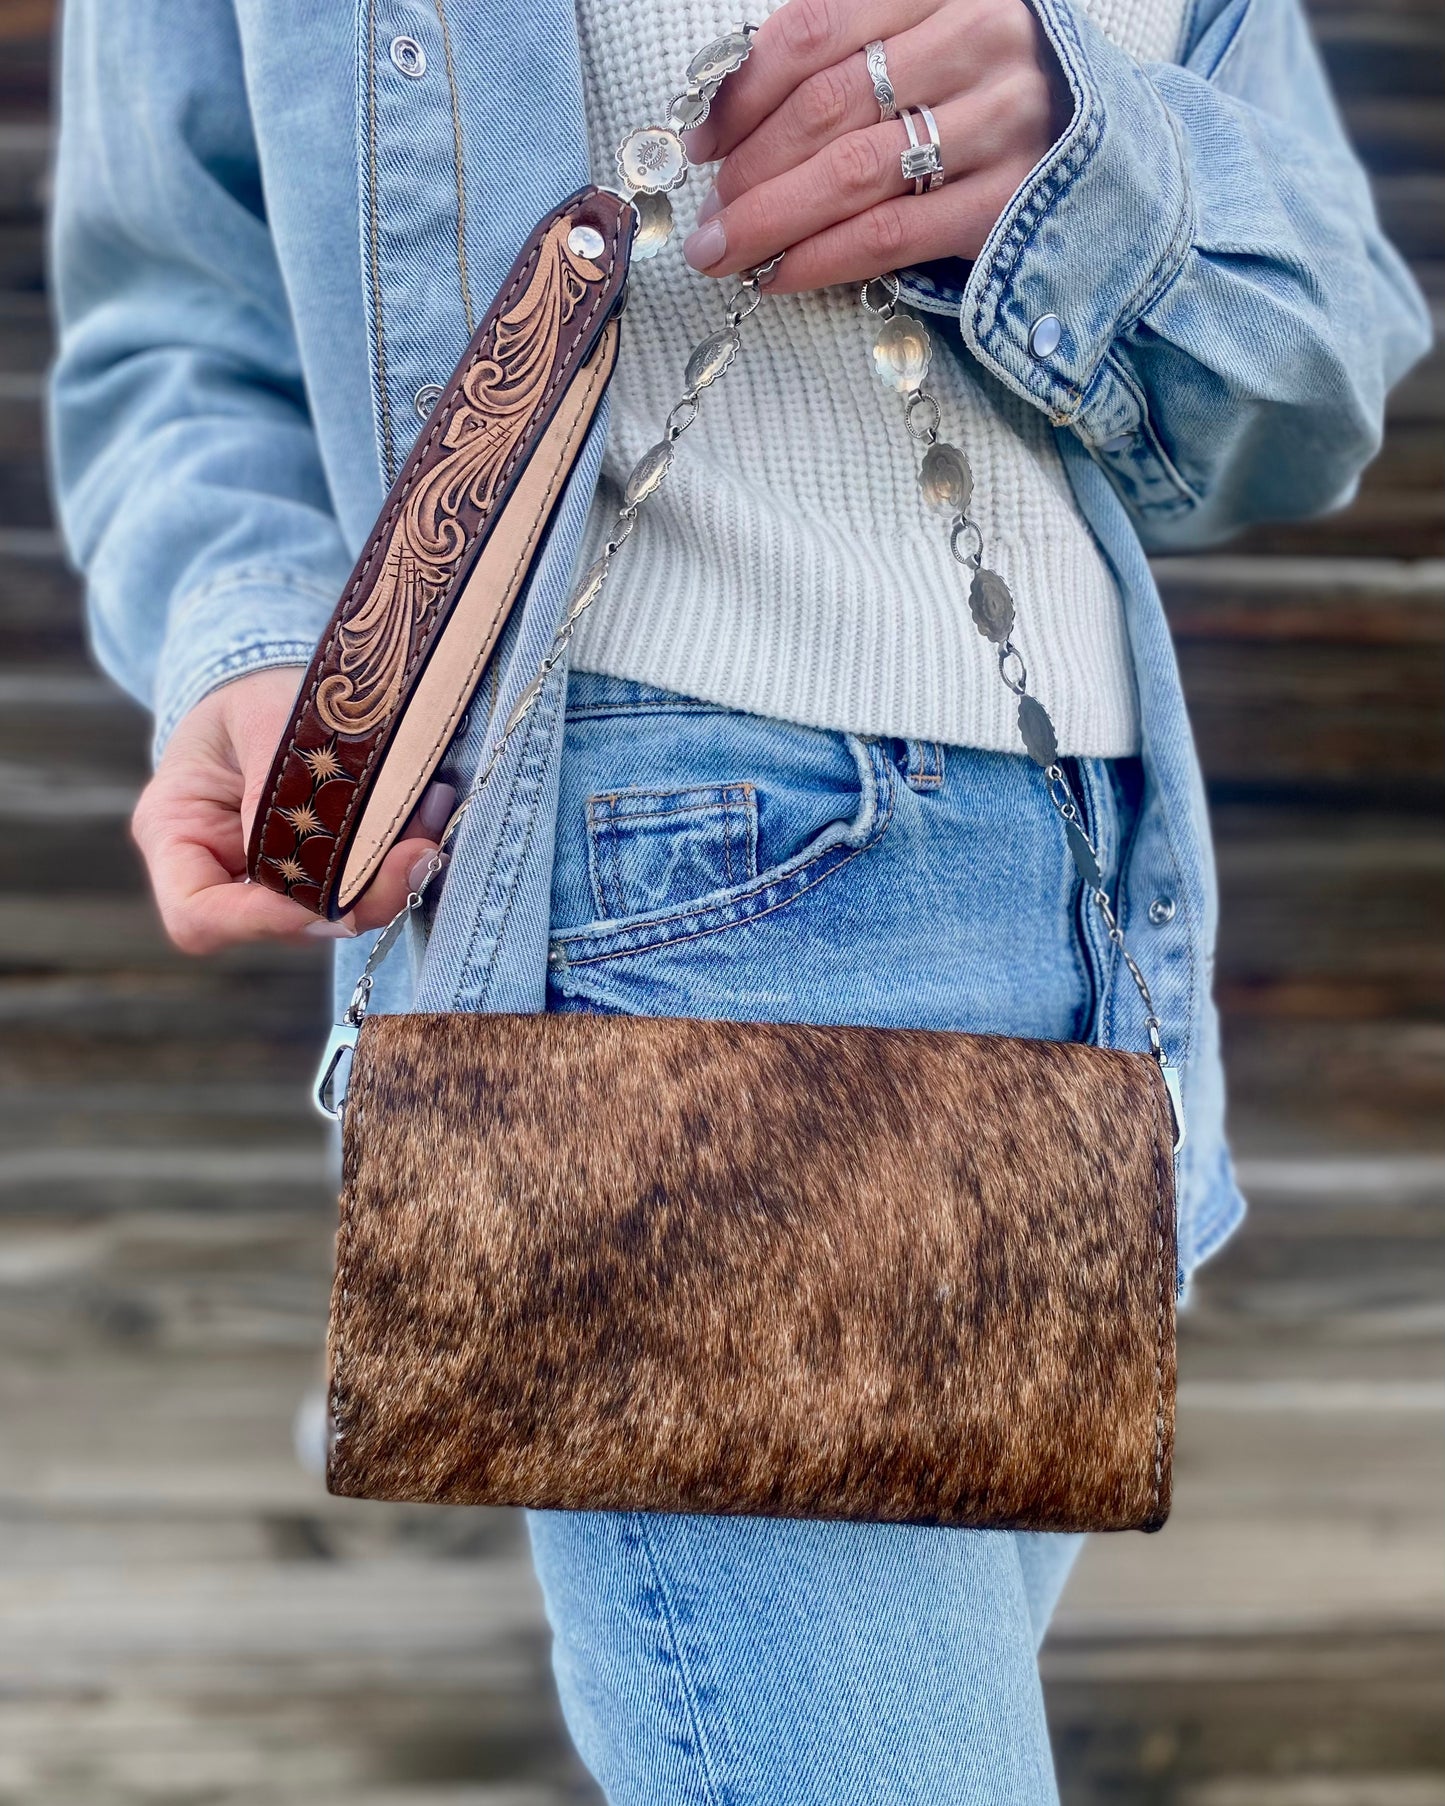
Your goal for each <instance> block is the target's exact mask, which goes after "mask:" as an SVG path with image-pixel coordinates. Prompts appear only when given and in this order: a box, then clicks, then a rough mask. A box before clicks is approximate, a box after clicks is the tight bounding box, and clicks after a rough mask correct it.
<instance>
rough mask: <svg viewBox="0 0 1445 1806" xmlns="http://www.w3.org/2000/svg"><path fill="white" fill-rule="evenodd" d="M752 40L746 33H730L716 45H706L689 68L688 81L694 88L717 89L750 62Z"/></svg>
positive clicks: (715, 43) (718, 40)
mask: <svg viewBox="0 0 1445 1806" xmlns="http://www.w3.org/2000/svg"><path fill="white" fill-rule="evenodd" d="M752 47H753V45H752V39H751V38H750V37H749V36H748V35H747V33H746V32H742V31H730V32H728V33H727V35H726V36H725V37H721V38H718V39H717V40H716V41H715V42H714V43H711V44H707V45H704V47H703V48H702V49H701V50H699V51H698V53H697V55H696V56H695V57H694V58H693V59H692V61H691V62H690V63H689V64H688V66H687V79H688V81H689V82H690V83H691V84H692V86H693V87H694V88H715V87H716V86H717V85H718V83H719V82H720V81H725V80H726V79H727V77H728V76H730V75H731V74H732V73H733V72H734V70H737V69H741V68H742V66H743V64H744V63H745V62H746V61H747V60H748V52H749V51H750V50H751V49H752Z"/></svg>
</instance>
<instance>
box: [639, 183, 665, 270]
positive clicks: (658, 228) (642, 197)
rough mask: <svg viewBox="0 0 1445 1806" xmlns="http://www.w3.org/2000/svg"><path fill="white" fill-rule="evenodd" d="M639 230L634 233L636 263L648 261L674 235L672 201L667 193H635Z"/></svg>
mask: <svg viewBox="0 0 1445 1806" xmlns="http://www.w3.org/2000/svg"><path fill="white" fill-rule="evenodd" d="M631 200H632V205H633V206H634V207H635V208H636V210H637V230H636V232H634V233H633V235H632V258H633V261H634V263H646V262H647V260H648V258H649V257H656V255H657V253H658V252H659V251H660V250H661V249H662V247H663V246H664V245H665V244H666V243H667V241H668V239H670V238H671V237H672V202H671V201H670V200H668V198H667V196H666V195H665V194H634V195H633V196H632V197H631Z"/></svg>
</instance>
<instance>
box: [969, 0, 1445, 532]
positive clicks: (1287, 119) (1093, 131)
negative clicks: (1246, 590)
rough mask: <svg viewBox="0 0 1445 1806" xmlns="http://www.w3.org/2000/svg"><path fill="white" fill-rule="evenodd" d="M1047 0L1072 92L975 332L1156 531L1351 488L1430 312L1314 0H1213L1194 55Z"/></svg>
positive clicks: (1248, 515)
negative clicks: (1360, 139) (1140, 49)
mask: <svg viewBox="0 0 1445 1806" xmlns="http://www.w3.org/2000/svg"><path fill="white" fill-rule="evenodd" d="M1033 4H1034V5H1035V9H1036V11H1037V13H1038V16H1039V18H1040V20H1041V23H1042V24H1043V27H1044V29H1045V31H1046V33H1047V35H1048V37H1049V39H1050V40H1051V42H1052V43H1053V45H1054V48H1055V51H1056V53H1057V55H1058V58H1059V61H1060V63H1061V65H1062V67H1063V70H1064V73H1065V76H1066V77H1067V80H1068V83H1069V86H1070V88H1071V90H1072V93H1073V98H1074V115H1073V118H1072V120H1071V122H1070V124H1069V126H1068V128H1067V130H1066V131H1065V132H1064V134H1063V136H1062V137H1061V138H1060V140H1059V141H1058V143H1057V144H1056V145H1055V146H1054V147H1053V149H1052V150H1051V151H1050V153H1049V155H1048V156H1047V157H1046V158H1045V159H1044V161H1043V162H1042V163H1041V164H1040V165H1039V166H1038V168H1037V169H1035V170H1034V171H1033V173H1032V174H1031V175H1030V177H1029V179H1028V180H1027V181H1026V182H1025V184H1024V185H1023V187H1022V188H1021V189H1020V190H1019V192H1018V193H1017V195H1016V196H1015V197H1014V199H1013V201H1012V202H1011V203H1010V206H1009V208H1008V210H1007V211H1006V212H1005V213H1004V215H1003V216H1002V218H1001V219H1000V220H999V222H998V224H997V226H996V227H995V229H994V231H993V233H992V234H991V236H990V238H989V241H988V243H987V244H986V245H985V247H984V251H983V254H982V255H981V257H980V258H979V261H978V262H977V264H976V265H975V266H974V269H973V271H972V274H971V275H970V277H969V280H968V283H967V286H966V288H965V290H964V294H963V299H962V303H961V308H960V322H961V326H962V331H963V337H964V340H965V342H966V344H967V345H968V347H969V349H970V350H971V351H972V352H973V353H974V355H975V356H976V357H977V358H978V359H979V360H980V361H981V362H982V363H983V364H984V366H985V367H986V368H987V369H989V370H990V371H991V372H992V373H993V374H995V375H996V376H998V377H999V378H1000V379H1001V380H1002V381H1003V382H1005V383H1006V384H1008V386H1009V387H1011V388H1012V389H1014V390H1016V391H1017V392H1018V393H1019V394H1021V395H1023V396H1024V397H1026V398H1027V399H1028V400H1030V401H1032V402H1033V403H1034V404H1035V405H1036V406H1038V407H1040V408H1041V409H1043V410H1044V411H1045V412H1046V413H1047V414H1048V415H1049V416H1050V418H1051V419H1053V420H1054V422H1055V423H1056V424H1058V425H1060V426H1062V427H1066V428H1068V429H1071V430H1072V431H1073V432H1074V433H1076V434H1077V435H1078V436H1079V438H1080V439H1081V440H1082V441H1083V443H1084V444H1085V445H1086V446H1087V447H1088V448H1089V450H1090V451H1091V452H1092V454H1093V455H1094V457H1095V458H1096V459H1097V460H1098V461H1099V463H1100V464H1101V465H1102V466H1103V468H1104V469H1105V470H1106V471H1107V472H1108V474H1109V476H1110V478H1111V480H1112V481H1113V483H1114V485H1115V487H1116V489H1117V490H1118V492H1119V494H1120V495H1121V497H1122V498H1123V500H1124V502H1125V504H1126V506H1127V507H1128V508H1129V511H1130V513H1131V515H1132V516H1133V518H1134V521H1135V524H1136V526H1137V527H1138V530H1139V532H1140V535H1141V537H1142V538H1143V540H1144V543H1145V544H1146V546H1149V547H1150V548H1151V549H1156V550H1164V549H1170V550H1177V549H1182V548H1187V547H1192V546H1199V545H1204V544H1208V543H1209V542H1211V541H1214V540H1217V539H1219V538H1222V537H1223V536H1225V535H1226V534H1229V533H1231V532H1233V531H1235V530H1236V529H1238V528H1240V527H1243V526H1246V525H1247V524H1249V523H1250V522H1252V521H1256V520H1262V519H1283V518H1290V517H1295V516H1300V515H1307V514H1311V513H1316V512H1319V511H1321V510H1324V509H1327V508H1331V507H1335V506H1338V505H1340V504H1341V503H1343V502H1345V501H1347V500H1348V499H1349V498H1350V496H1351V495H1352V494H1353V493H1354V490H1355V487H1356V484H1357V482H1358V478H1359V474H1360V472H1361V470H1362V469H1363V468H1364V466H1365V465H1366V464H1367V463H1368V462H1369V460H1370V458H1371V457H1372V456H1373V455H1374V453H1375V452H1376V451H1377V449H1378V448H1379V443H1380V437H1381V432H1382V425H1383V415H1384V399H1385V393H1386V391H1387V389H1388V388H1389V386H1390V385H1391V383H1392V382H1394V381H1395V380H1396V379H1397V378H1398V377H1399V376H1400V375H1401V373H1402V372H1403V371H1404V370H1405V369H1407V368H1408V367H1409V365H1410V364H1411V363H1413V362H1414V361H1415V359H1416V358H1418V357H1419V356H1420V355H1421V353H1422V352H1423V351H1424V349H1425V348H1426V347H1427V345H1428V344H1429V338H1430V333H1429V321H1428V315H1427V313H1426V310H1425V307H1424V303H1423V301H1422V299H1421V297H1420V294H1419V292H1418V290H1417V289H1416V287H1415V284H1414V282H1413V280H1412V278H1411V277H1410V275H1409V273H1408V271H1407V270H1406V268H1405V266H1404V264H1403V262H1402V261H1401V259H1400V258H1399V256H1398V255H1397V254H1396V253H1395V251H1394V250H1393V249H1392V248H1391V246H1390V245H1389V244H1388V243H1387V242H1386V240H1385V239H1384V237H1383V236H1382V234H1381V231H1380V227H1379V223H1378V221H1377V219H1376V216H1375V211H1374V206H1373V203H1372V201H1371V197H1370V191H1369V186H1368V183H1367V181H1366V178H1365V174H1364V171H1363V170H1362V169H1361V167H1360V165H1359V163H1358V162H1357V161H1356V159H1355V156H1354V154H1353V152H1352V150H1351V149H1350V146H1349V144H1348V142H1347V141H1346V138H1345V136H1344V132H1343V129H1342V127H1341V124H1340V121H1339V117H1338V115H1337V113H1336V110H1335V106H1334V102H1333V99H1332V97H1331V94H1330V91H1329V86H1328V82H1327V79H1326V76H1325V73H1324V70H1323V68H1322V66H1321V64H1320V61H1319V57H1318V53H1317V51H1316V49H1315V46H1314V44H1313V41H1312V40H1311V37H1310V34H1309V30H1308V28H1307V26H1306V24H1305V21H1304V18H1303V16H1302V14H1301V12H1300V9H1299V5H1298V0H1197V4H1196V5H1195V7H1194V8H1193V17H1194V24H1193V28H1192V33H1191V41H1190V43H1189V44H1188V45H1187V46H1186V54H1185V60H1184V62H1183V63H1182V65H1181V64H1172V63H1168V64H1166V63H1150V64H1140V63H1138V62H1136V61H1135V60H1134V59H1133V58H1131V57H1130V56H1128V55H1126V54H1125V53H1124V52H1123V51H1121V50H1119V49H1117V48H1116V47H1115V46H1114V45H1112V44H1111V43H1109V41H1108V40H1107V39H1106V38H1105V37H1104V36H1103V35H1102V33H1101V32H1099V31H1098V29H1097V28H1096V27H1095V26H1094V25H1093V24H1092V23H1091V22H1090V20H1089V19H1088V18H1087V16H1086V15H1084V14H1083V13H1082V12H1081V11H1080V10H1079V8H1078V7H1077V6H1075V5H1074V4H1071V0H1033ZM1048 316H1053V321H1057V323H1058V329H1057V330H1056V329H1055V326H1054V324H1053V321H1051V320H1049V318H1048ZM1040 322H1042V324H1040ZM1055 339H1056V340H1057V342H1056V343H1054V342H1053V341H1054V340H1055Z"/></svg>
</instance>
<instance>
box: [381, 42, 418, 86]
mask: <svg viewBox="0 0 1445 1806" xmlns="http://www.w3.org/2000/svg"><path fill="white" fill-rule="evenodd" d="M387 54H388V55H389V56H390V58H391V60H392V63H393V65H394V66H395V67H396V68H397V69H398V70H399V71H400V72H401V74H403V75H404V76H406V78H407V80H408V81H414V82H419V81H420V80H421V78H422V77H423V76H424V75H425V74H426V52H425V51H424V50H423V49H422V47H421V45H420V44H418V43H417V41H416V39H415V38H408V37H400V38H393V39H392V40H391V48H390V50H389V51H388V52H387Z"/></svg>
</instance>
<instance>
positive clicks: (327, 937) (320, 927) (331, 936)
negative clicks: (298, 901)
mask: <svg viewBox="0 0 1445 1806" xmlns="http://www.w3.org/2000/svg"><path fill="white" fill-rule="evenodd" d="M301 932H302V934H309V935H310V936H311V938H312V940H313V941H350V940H354V939H355V938H356V917H355V916H342V918H341V920H340V921H339V922H308V923H307V924H306V926H305V927H304V928H303V929H302V930H301Z"/></svg>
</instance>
